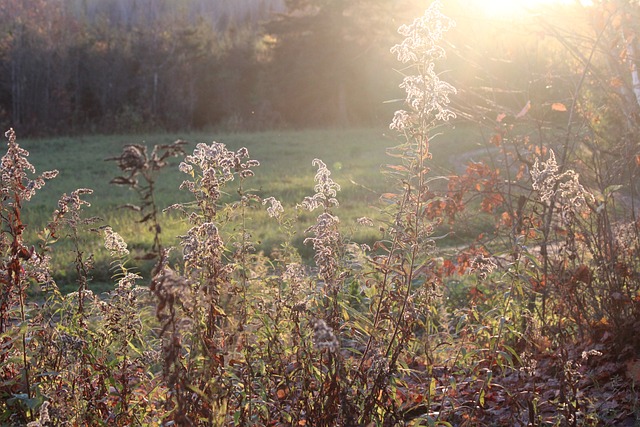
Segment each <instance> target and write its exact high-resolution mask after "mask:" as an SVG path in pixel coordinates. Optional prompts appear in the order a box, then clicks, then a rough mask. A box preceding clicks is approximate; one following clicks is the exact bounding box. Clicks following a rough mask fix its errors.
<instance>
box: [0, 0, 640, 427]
mask: <svg viewBox="0 0 640 427" xmlns="http://www.w3.org/2000/svg"><path fill="white" fill-rule="evenodd" d="M453 25H454V22H453V21H452V20H451V19H450V18H449V17H447V16H446V15H444V14H442V12H441V5H440V3H439V2H435V3H434V4H433V5H432V6H431V7H430V8H429V9H428V10H427V11H426V12H425V14H424V15H423V16H421V17H419V18H416V19H415V20H414V21H413V23H412V24H410V25H403V26H402V27H400V29H399V32H400V34H401V35H402V36H404V37H405V39H404V40H403V41H402V42H401V43H399V44H397V45H396V46H394V47H393V48H392V52H393V53H394V54H395V55H396V57H397V58H398V60H400V61H401V62H402V63H403V64H404V74H405V75H404V77H403V82H402V83H401V88H402V89H404V90H405V95H406V96H405V100H404V109H402V110H399V111H398V112H396V114H395V116H394V118H393V121H392V123H391V126H390V127H391V129H393V130H396V131H397V132H398V135H399V137H398V138H399V141H398V143H397V144H396V146H394V147H392V148H390V149H389V150H388V154H389V155H390V157H391V159H392V160H391V161H390V164H389V165H387V166H386V167H385V169H384V173H385V175H386V176H388V177H389V181H390V182H391V183H392V185H393V186H392V188H391V189H390V190H389V191H388V192H387V193H384V194H383V195H382V196H381V203H380V205H379V207H380V214H379V215H378V216H377V217H376V218H370V217H361V218H359V220H358V224H359V226H360V227H363V228H371V227H376V226H377V227H376V228H377V233H378V236H379V238H378V239H377V240H376V241H375V242H373V243H372V244H371V245H367V244H365V243H362V242H357V241H355V240H353V239H351V238H350V237H349V236H348V235H347V234H346V233H345V227H344V226H343V223H342V221H341V218H340V217H339V204H340V202H341V199H342V197H341V192H342V190H343V186H342V185H341V184H340V183H338V182H337V180H336V179H335V177H334V175H333V173H332V171H331V170H330V168H329V167H328V166H327V164H326V163H325V162H324V161H322V160H321V159H317V158H316V159H314V160H313V162H312V165H313V166H314V167H315V168H316V174H315V177H314V183H315V185H314V187H313V193H312V194H311V195H308V196H306V197H303V198H301V200H299V204H298V205H297V206H296V207H295V208H289V207H288V208H286V209H285V207H284V206H283V205H282V203H281V202H280V201H279V200H278V199H276V198H275V197H269V196H267V195H266V194H264V193H263V191H264V190H260V191H258V190H255V189H253V188H254V187H253V186H252V182H253V181H254V180H255V179H256V175H257V174H259V170H260V163H259V162H258V161H257V160H255V159H253V158H252V157H251V156H250V154H249V151H248V150H247V149H246V148H239V149H229V147H227V146H226V145H225V144H222V143H218V142H212V143H211V144H206V143H199V144H197V145H196V146H195V148H194V150H193V152H192V153H191V154H188V155H186V156H184V158H183V160H182V162H181V163H180V165H179V168H178V169H179V171H180V172H181V173H182V174H183V176H184V177H185V178H184V180H183V183H182V185H181V189H182V190H184V191H185V192H186V193H187V194H188V196H189V199H188V200H187V201H183V202H176V203H175V204H173V205H171V206H169V207H168V209H169V210H171V211H172V212H175V214H176V215H179V216H181V218H183V219H184V221H185V222H186V223H187V224H188V229H187V230H186V231H185V232H184V234H182V235H181V236H179V242H178V245H177V246H178V247H179V249H178V247H174V248H171V247H165V245H164V244H161V243H160V240H159V234H160V232H159V227H160V225H159V220H158V206H157V205H156V203H155V199H154V195H155V194H156V193H155V191H154V185H155V183H156V182H157V181H156V178H157V177H156V175H155V172H159V171H160V170H164V169H163V166H164V163H165V161H166V160H167V159H168V158H169V157H171V156H178V155H182V154H183V145H184V144H183V143H182V142H181V141H178V142H176V143H174V144H172V145H165V146H156V148H155V149H154V150H152V151H151V152H150V154H149V151H148V149H147V148H146V147H145V146H142V145H135V146H134V145H129V146H127V147H125V149H124V152H123V153H122V154H121V155H120V156H118V157H114V158H113V159H112V160H116V161H117V162H118V166H119V167H120V170H121V171H122V172H123V173H124V175H122V176H120V177H117V178H116V179H115V183H117V184H125V185H128V186H129V187H130V188H132V189H134V190H136V191H137V192H138V194H139V196H140V198H141V205H139V206H140V209H141V210H142V211H143V213H144V216H143V217H142V222H144V223H146V222H149V223H150V224H151V230H150V231H151V233H152V234H153V236H154V237H153V238H154V244H155V245H154V246H153V253H154V255H156V257H155V258H156V265H155V267H154V270H153V272H152V275H151V277H150V279H149V280H150V282H149V286H148V287H145V286H139V285H138V283H140V281H141V280H143V278H142V277H141V276H140V275H139V274H137V272H136V271H135V269H133V268H131V267H130V258H131V252H130V249H129V246H128V245H127V243H126V242H125V240H124V239H123V238H122V237H121V236H120V234H118V233H117V232H116V231H115V230H114V227H113V225H114V224H111V225H110V224H102V225H97V223H98V221H99V220H97V219H95V218H85V212H84V209H85V208H86V207H87V202H86V201H84V200H83V196H84V195H86V194H88V193H89V191H90V190H86V189H79V190H76V191H74V192H71V193H70V195H69V196H68V195H66V194H65V195H63V196H62V198H61V199H60V202H59V204H58V209H57V210H56V211H55V212H54V213H53V216H52V217H51V221H50V222H49V223H48V224H47V225H46V227H45V229H44V230H43V231H42V232H41V233H40V239H41V242H40V244H39V247H38V248H35V247H33V248H28V247H27V246H26V245H25V243H24V234H23V232H24V229H25V227H26V224H24V223H23V222H22V211H23V205H25V204H26V203H28V202H29V201H30V200H31V199H32V197H33V195H34V194H35V192H36V191H37V190H40V189H41V188H42V186H43V185H44V180H45V179H50V178H53V177H54V176H55V173H54V172H45V173H43V174H42V175H41V176H35V177H34V176H33V175H35V168H34V167H33V166H32V165H31V163H29V161H28V160H27V156H28V154H29V153H28V152H27V151H26V150H24V149H23V148H21V147H20V146H19V145H18V144H17V140H16V137H15V133H14V132H13V130H10V131H9V132H7V138H8V147H7V154H6V155H5V156H4V157H3V158H2V176H1V178H2V181H1V184H2V187H1V193H0V194H1V196H2V204H1V205H0V215H1V217H2V225H3V228H2V234H1V238H0V260H1V264H0V267H1V271H0V285H1V286H2V287H1V292H0V296H1V298H2V299H1V300H0V340H1V343H2V346H0V360H2V364H1V365H0V420H1V421H2V422H3V423H5V424H9V425H11V424H14V425H24V424H27V425H29V426H43V425H58V424H60V425H65V424H71V425H158V424H161V425H180V426H192V425H220V426H226V425H317V426H333V425H340V426H352V425H365V426H388V425H412V426H418V425H429V426H431V425H442V426H447V425H448V426H452V425H467V426H468V425H478V426H479V425H514V426H515V425H530V426H542V425H562V426H564V425H567V426H577V425H616V424H621V423H628V422H630V421H633V417H637V415H638V414H637V411H638V406H637V400H636V401H634V400H633V393H634V390H635V388H634V387H635V386H637V381H638V379H639V378H638V361H637V358H636V355H637V351H638V346H639V344H640V343H639V342H638V341H637V337H635V334H633V331H635V330H636V329H637V325H638V322H639V321H640V320H639V317H640V309H639V308H638V307H639V304H640V301H639V292H640V289H639V288H638V281H637V274H636V273H635V271H636V270H637V268H638V247H639V245H638V232H637V223H636V221H635V219H633V220H632V221H628V222H626V223H623V222H614V221H612V220H611V218H613V217H614V214H615V212H616V211H615V209H613V203H612V200H613V196H612V194H614V193H615V192H616V191H619V190H621V189H622V188H621V187H609V188H608V189H606V190H605V191H603V192H597V191H593V190H592V188H591V187H590V186H589V185H587V184H585V183H584V182H583V181H582V175H579V174H578V172H577V171H576V170H575V169H572V168H569V167H568V166H567V163H566V162H567V159H568V157H567V156H568V154H567V156H565V155H562V156H557V155H556V154H555V153H556V152H557V150H554V148H556V147H551V148H548V147H546V146H545V145H543V144H541V143H540V144H538V143H531V142H529V141H527V140H526V139H524V138H523V139H520V138H519V137H518V133H517V132H518V130H519V128H518V127H517V126H516V125H515V124H514V123H515V122H513V121H512V122H508V121H505V118H506V115H505V116H502V115H500V116H498V118H497V120H496V122H495V127H496V129H495V132H496V135H495V136H494V137H493V138H492V139H491V140H492V141H494V142H495V143H496V145H497V147H496V148H497V149H496V150H493V151H489V152H488V154H487V155H488V156H493V155H496V157H495V158H493V164H494V165H498V164H500V168H499V169H497V168H496V169H492V168H490V167H488V166H487V165H485V164H483V163H481V162H475V163H474V162H471V163H468V164H467V165H466V172H464V173H463V174H461V175H460V176H447V177H437V176H433V174H432V172H431V171H430V165H431V164H432V152H431V149H430V147H431V144H432V142H433V141H434V140H435V139H436V136H435V134H436V131H437V126H438V124H439V123H442V122H446V121H448V120H452V119H453V118H455V116H456V112H454V111H453V110H452V109H451V107H450V97H453V96H454V95H455V94H456V93H457V89H456V88H455V87H454V86H453V85H452V84H450V83H448V82H446V81H444V80H443V79H441V74H440V73H438V72H437V67H438V66H439V61H440V60H442V59H443V58H444V56H445V53H446V52H445V49H444V48H443V46H442V43H443V38H444V35H445V33H446V32H447V31H448V30H450V29H451V28H452V27H453ZM523 116H524V114H523V115H521V117H523ZM561 148H562V147H561ZM523 150H526V151H523ZM496 153H497V154H496ZM490 158H491V157H490ZM526 166H528V168H527V167H526ZM525 172H527V173H525ZM139 178H142V180H143V184H142V185H141V184H140V182H139V181H138V179H139ZM440 181H445V182H446V184H445V185H440V184H439V182H440ZM259 210H260V211H266V215H268V216H269V217H270V218H271V219H272V221H273V227H274V228H278V229H279V230H280V233H281V235H282V236H283V238H282V240H281V246H280V248H279V250H278V251H275V252H274V253H273V254H271V255H272V256H270V257H266V256H265V255H264V254H263V253H261V252H259V251H257V250H256V242H255V238H254V233H255V230H254V229H253V227H254V221H253V218H254V217H255V216H258V215H259ZM304 215H307V216H311V217H313V223H312V224H311V225H310V226H309V227H308V228H307V229H306V231H305V239H304V243H305V245H308V246H309V248H310V249H311V251H312V252H313V265H305V264H304V263H303V262H302V258H301V256H300V253H299V251H298V250H297V249H296V248H295V246H294V244H293V242H292V240H293V236H294V227H295V222H296V221H297V219H298V218H299V217H302V216H304ZM468 215H474V216H480V215H484V216H486V217H488V218H490V219H491V220H492V221H494V224H495V225H494V230H491V231H490V232H487V233H485V234H483V235H480V236H478V237H477V238H476V239H474V241H473V242H472V243H470V244H467V245H465V246H463V247H457V248H455V251H454V254H453V256H449V255H448V254H447V252H446V248H442V249H439V248H438V247H437V245H436V243H437V242H438V238H439V236H438V234H436V233H437V231H436V230H441V229H442V228H443V227H449V228H450V230H451V231H452V232H455V231H456V230H457V226H458V224H463V223H464V222H465V221H464V218H465V217H466V216H468ZM86 229H88V231H90V232H91V233H96V234H97V233H99V234H100V235H101V236H102V238H103V242H104V249H105V250H107V251H108V252H109V253H110V256H111V258H112V272H113V279H114V281H115V286H114V289H113V290H112V291H110V292H109V293H107V294H105V295H102V296H96V295H94V294H93V293H92V292H91V291H90V290H88V287H87V284H88V283H89V282H90V281H91V271H92V265H93V261H92V260H93V255H91V254H87V253H85V252H84V250H83V247H82V246H81V243H82V242H81V239H80V238H79V236H80V234H79V231H81V230H85V231H86ZM65 237H67V238H69V239H70V240H71V241H72V242H73V247H74V252H75V255H76V261H75V266H76V269H77V271H78V276H79V279H78V289H77V292H74V293H71V294H66V295H64V294H62V293H61V292H60V291H59V290H58V288H57V285H56V284H55V282H54V281H53V280H52V278H51V271H50V264H49V256H50V255H51V252H53V251H55V250H56V244H57V241H58V240H59V239H62V238H65ZM171 252H180V253H179V254H178V256H177V257H176V256H172V255H171ZM31 287H39V288H40V290H39V291H36V292H37V294H36V295H37V297H36V298H33V299H28V298H27V290H28V289H29V288H31ZM600 361H604V362H606V363H600ZM598 364H599V365H601V366H600V367H598ZM603 396H607V397H606V398H605V397H603ZM629 396H631V397H629ZM611 402H615V405H612V403H611ZM633 405H635V406H633Z"/></svg>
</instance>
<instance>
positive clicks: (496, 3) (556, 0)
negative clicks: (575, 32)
mask: <svg viewBox="0 0 640 427" xmlns="http://www.w3.org/2000/svg"><path fill="white" fill-rule="evenodd" d="M473 2H474V3H475V5H476V7H478V9H480V10H481V11H482V12H483V13H484V14H485V15H487V17H491V18H505V19H510V18H514V17H517V16H522V15H526V14H528V13H535V12H541V11H542V10H543V9H544V7H545V6H559V5H572V4H573V5H575V4H576V3H579V4H581V5H582V6H591V5H593V1H591V0H473Z"/></svg>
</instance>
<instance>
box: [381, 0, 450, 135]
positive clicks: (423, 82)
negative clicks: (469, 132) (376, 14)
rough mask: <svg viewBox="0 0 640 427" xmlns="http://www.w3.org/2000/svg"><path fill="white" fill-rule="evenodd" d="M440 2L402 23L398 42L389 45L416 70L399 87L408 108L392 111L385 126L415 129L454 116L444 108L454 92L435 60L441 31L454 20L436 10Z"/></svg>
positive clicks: (439, 55)
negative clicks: (410, 22) (438, 69)
mask: <svg viewBox="0 0 640 427" xmlns="http://www.w3.org/2000/svg"><path fill="white" fill-rule="evenodd" d="M440 8H441V5H440V2H437V1H436V2H434V3H433V4H432V5H431V6H430V7H429V9H428V10H427V11H426V12H425V14H424V15H423V16H421V17H419V18H417V19H416V20H415V21H414V22H413V23H412V24H411V25H403V26H401V27H400V28H399V29H398V33H400V34H401V35H403V36H405V39H404V40H403V42H402V43H400V44H397V45H395V46H394V47H393V48H391V52H392V53H394V54H396V56H397V58H398V60H399V61H400V62H402V63H404V64H407V63H409V64H410V66H412V67H413V68H415V69H417V74H415V75H407V76H405V77H404V80H403V82H402V83H401V84H400V87H401V88H403V89H404V90H405V92H406V99H405V104H406V105H407V106H408V107H409V110H408V111H407V110H398V111H396V113H395V115H394V117H393V121H392V122H391V125H390V126H389V127H390V128H391V129H395V130H397V131H399V132H402V133H404V132H408V133H410V134H411V133H415V132H419V131H420V129H422V130H424V128H425V127H427V126H430V125H432V124H433V122H434V121H435V120H442V121H447V120H449V119H451V118H454V117H456V114H455V113H454V112H453V111H451V110H450V109H449V108H448V105H449V102H450V96H451V95H453V94H455V93H457V91H456V88H455V87H453V86H452V85H451V84H449V83H447V82H444V81H442V80H440V78H439V77H438V74H437V72H436V71H435V61H437V60H440V59H443V58H444V57H445V50H444V49H443V48H442V47H441V46H440V45H439V43H440V41H441V40H442V38H443V34H444V33H445V32H446V31H448V30H449V29H451V28H452V27H453V26H454V25H455V23H454V21H453V20H451V19H450V18H448V17H447V16H445V15H443V14H442V13H441V12H440Z"/></svg>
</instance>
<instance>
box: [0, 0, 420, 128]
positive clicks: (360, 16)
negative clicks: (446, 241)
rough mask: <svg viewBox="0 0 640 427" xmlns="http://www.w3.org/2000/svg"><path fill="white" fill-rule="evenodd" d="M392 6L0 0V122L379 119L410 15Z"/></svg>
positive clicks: (374, 1)
mask: <svg viewBox="0 0 640 427" xmlns="http://www.w3.org/2000/svg"><path fill="white" fill-rule="evenodd" d="M395 3H396V2H388V1H381V0H349V1H345V0H314V1H286V2H283V1H281V0H236V1H233V2H227V1H222V0H219V1H203V0H179V1H169V0H158V1H155V0H154V1H151V0H101V1H97V0H73V1H64V0H5V1H3V2H1V3H0V124H1V125H2V127H3V128H7V127H9V126H11V127H14V128H16V130H18V131H19V132H21V134H23V135H25V134H31V135H36V134H51V133H80V132H106V133H112V132H129V131H142V130H149V129H167V130H171V129H185V128H204V127H209V126H216V125H223V126H227V127H231V128H239V129H256V128H265V127H274V126H282V125H287V126H296V127H300V126H309V125H314V126H315V125H328V124H329V125H335V124H337V125H346V124H349V125H352V124H363V123H370V122H372V121H373V120H376V119H378V120H380V118H381V117H384V118H385V120H386V119H387V118H388V113H389V111H392V110H393V108H395V106H388V105H386V104H384V101H385V100H387V99H389V98H392V97H394V95H393V94H394V92H395V91H396V89H397V82H398V78H397V75H393V74H392V73H394V71H393V70H392V66H393V65H392V64H393V58H392V57H391V55H390V54H389V45H390V41H392V40H393V37H394V36H395V30H396V27H397V25H398V22H402V19H403V17H404V16H407V15H409V14H410V13H412V12H413V11H415V8H413V9H412V8H409V7H396V6H398V5H397V4H395ZM402 3H403V4H405V3H404V2H402ZM408 3H410V2H406V4H408ZM394 17H397V19H396V18H394Z"/></svg>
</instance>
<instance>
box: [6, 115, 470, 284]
mask: <svg viewBox="0 0 640 427" xmlns="http://www.w3.org/2000/svg"><path fill="white" fill-rule="evenodd" d="M392 135H393V132H389V131H388V130H386V129H348V130H345V129H341V130H304V131H271V132H262V133H233V134H219V133H215V132H212V133H186V134H148V135H117V136H83V137H74V138H55V139H46V138H45V139H34V140H26V139H25V140H20V139H19V143H20V144H21V146H23V147H24V148H26V149H27V150H29V152H30V160H31V162H32V163H33V164H34V165H35V167H36V170H37V171H38V172H43V171H45V170H51V169H57V170H58V171H59V172H60V173H59V176H58V177H57V178H56V179H54V180H52V181H49V182H47V184H46V186H45V188H44V189H43V190H41V191H40V192H39V193H37V194H36V196H35V197H34V198H33V199H32V201H31V202H30V203H29V204H28V205H27V206H25V222H26V223H27V224H28V229H27V238H28V239H29V240H31V241H32V242H30V243H34V244H35V243H36V242H37V232H38V231H39V230H41V229H42V228H43V227H44V226H45V225H46V223H47V222H48V221H49V220H50V217H51V213H52V212H53V210H54V209H55V208H56V205H57V201H58V199H59V197H60V195H62V194H63V193H70V192H71V191H73V190H75V189H77V188H91V189H93V190H94V193H93V195H91V196H87V197H86V200H88V201H89V202H90V203H91V207H89V208H87V209H86V211H85V213H86V216H96V217H99V218H101V220H102V222H100V223H99V224H108V225H110V226H112V227H113V229H114V230H116V231H117V232H118V233H120V234H121V235H122V236H123V237H124V238H125V240H126V241H127V242H128V244H129V248H130V249H132V252H133V253H135V252H136V251H139V252H141V251H143V250H144V249H145V248H148V247H150V245H151V243H152V235H151V233H148V232H147V230H146V225H141V224H139V223H137V222H136V219H137V217H136V216H135V213H133V212H131V211H129V210H124V209H120V208H119V206H121V205H123V204H125V203H136V202H138V201H137V200H136V194H135V192H133V191H131V190H129V189H127V188H125V187H118V186H115V185H111V184H109V181H110V180H111V179H112V178H113V177H115V176H117V175H119V172H120V171H119V170H118V169H117V167H116V164H115V162H108V161H105V159H106V158H109V157H114V156H118V155H119V154H120V152H121V150H122V147H123V146H124V145H126V144H145V145H147V146H149V149H150V150H151V148H152V147H153V146H154V145H155V144H166V143H171V142H173V141H175V140H176V139H183V140H186V141H188V142H189V145H188V146H187V147H186V151H187V153H191V152H192V151H193V149H194V148H195V145H196V144H197V143H200V142H204V143H210V142H211V141H217V142H222V143H224V144H226V145H227V147H228V148H229V149H233V150H236V149H238V148H240V147H247V148H248V150H249V153H250V155H251V158H253V159H256V160H259V161H260V163H261V165H260V166H259V167H258V168H256V169H255V170H254V172H255V174H256V175H255V177H253V178H251V179H250V180H248V181H247V182H246V186H247V187H248V188H247V189H251V190H253V191H254V192H255V193H256V194H257V195H259V196H261V197H269V196H273V197H275V198H277V199H279V200H281V201H282V203H283V205H284V207H285V209H286V210H287V211H288V212H289V213H290V214H291V215H293V216H295V215H296V212H295V206H296V204H298V203H300V202H301V201H302V199H303V198H304V197H305V196H308V195H312V194H313V185H314V182H313V177H314V174H315V171H316V170H315V167H313V166H312V161H313V159H314V158H319V159H321V160H322V161H324V162H325V163H326V164H327V166H328V167H329V169H330V170H331V171H332V177H333V178H334V180H335V181H336V182H338V183H339V184H340V185H341V187H342V190H341V192H340V193H339V194H338V198H339V200H340V203H341V205H340V207H339V208H338V209H337V210H336V211H335V214H337V215H338V216H339V217H340V219H341V224H342V226H343V230H344V233H345V234H347V235H351V236H352V237H353V238H354V239H355V240H359V241H372V240H374V239H375V238H376V237H377V235H376V231H375V230H370V229H369V230H362V229H359V231H356V227H355V219H356V218H358V217H362V216H369V217H375V216H376V215H377V212H378V208H377V207H376V206H377V205H378V198H379V195H380V194H381V193H383V192H385V191H387V190H388V189H389V188H392V187H391V184H390V183H388V182H386V180H387V178H385V176H384V175H383V174H382V173H381V166H382V165H384V164H385V163H389V162H392V161H393V159H392V158H390V157H389V156H387V155H386V153H385V150H386V148H388V147H391V146H394V145H396V144H397V143H398V140H396V139H394V138H395V137H394V136H392ZM479 142H480V137H479V134H477V133H476V132H475V131H474V130H473V129H472V128H468V127H462V128H461V127H458V128H447V129H444V130H443V131H442V133H441V134H439V135H437V136H436V137H434V138H433V140H432V152H433V157H434V163H433V168H432V169H433V175H444V176H446V175H449V174H450V173H451V168H452V165H451V163H450V160H451V159H455V156H456V155H457V154H460V153H461V152H464V151H468V150H472V149H475V148H477V147H478V143H479ZM170 162H171V164H170V165H169V166H168V167H167V168H165V169H164V170H163V171H162V172H161V175H160V176H159V178H158V180H157V199H156V200H157V203H158V204H159V206H160V208H161V209H164V208H165V207H166V206H169V205H171V204H173V203H177V202H185V201H189V195H188V194H187V192H185V191H180V190H178V187H179V185H180V183H181V182H182V180H183V179H184V177H185V175H184V174H182V173H181V172H180V171H178V168H177V166H178V164H179V162H180V159H177V158H176V159H171V160H170ZM227 190H228V191H229V192H230V193H231V194H229V196H228V200H233V199H234V196H236V194H234V191H235V189H234V188H232V187H230V188H228V189H227ZM249 217H250V219H251V221H250V225H249V227H250V228H251V231H252V234H253V237H254V239H255V240H256V241H257V242H259V243H258V249H259V250H263V251H265V253H270V252H271V251H272V249H273V248H275V247H277V246H278V245H279V244H280V243H281V238H282V237H281V233H280V230H278V227H277V225H276V224H275V222H274V221H273V220H270V219H269V218H267V216H266V214H265V213H264V209H262V208H261V207H260V208H258V209H255V210H254V211H252V212H250V213H249ZM313 221H314V215H313V214H310V213H303V214H302V215H301V216H300V217H299V218H298V220H297V223H296V224H295V227H294V229H295V231H296V236H295V237H294V242H295V244H296V246H297V247H298V248H299V249H300V250H301V252H302V253H303V256H309V255H310V249H309V248H305V247H304V245H302V241H303V239H304V235H303V231H304V230H305V229H306V228H307V227H308V226H309V225H311V224H312V223H313ZM162 225H163V233H162V236H163V237H162V238H163V244H164V245H165V246H172V245H177V243H178V240H177V238H176V236H179V235H181V234H182V233H183V232H184V231H185V230H186V228H187V225H186V223H184V222H183V221H182V220H181V219H180V218H178V217H177V216H176V215H167V214H165V216H164V217H163V224H162ZM85 237H86V238H87V245H86V246H84V248H85V250H86V251H87V252H88V253H93V254H94V256H95V264H96V269H95V270H94V271H93V285H92V287H93V288H94V289H96V290H102V289H108V288H109V287H110V282H111V280H110V275H111V273H110V271H109V263H110V259H109V257H108V254H107V253H106V251H105V250H104V249H103V248H102V240H101V238H100V237H99V236H97V235H93V236H92V235H91V233H89V235H87V236H85ZM56 245H57V248H56V250H55V251H53V252H54V253H53V256H54V260H53V262H54V266H55V267H56V268H55V271H56V274H55V277H56V279H57V282H58V284H59V286H60V287H61V288H62V289H63V290H72V289H74V287H75V284H74V280H75V279H74V277H75V267H74V266H73V260H74V258H75V254H74V253H73V252H72V250H71V246H70V245H69V244H68V243H66V242H64V241H59V242H58V243H56ZM131 265H132V266H135V268H136V269H138V270H139V271H141V273H142V274H143V275H145V277H147V276H146V274H148V271H149V269H150V267H151V263H149V262H147V263H146V264H145V263H144V262H141V263H135V262H134V263H132V264H131Z"/></svg>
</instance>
